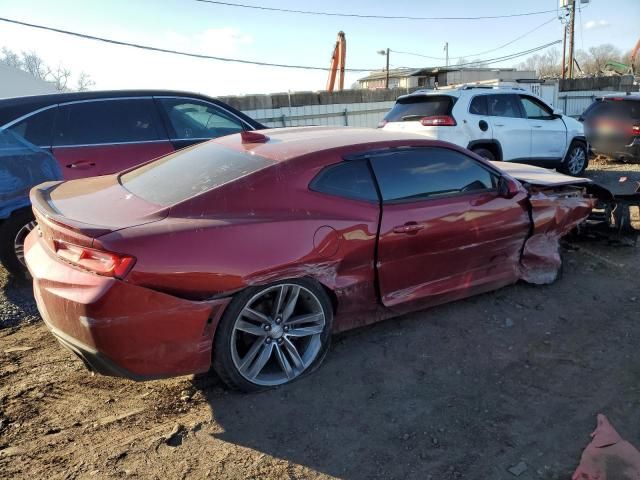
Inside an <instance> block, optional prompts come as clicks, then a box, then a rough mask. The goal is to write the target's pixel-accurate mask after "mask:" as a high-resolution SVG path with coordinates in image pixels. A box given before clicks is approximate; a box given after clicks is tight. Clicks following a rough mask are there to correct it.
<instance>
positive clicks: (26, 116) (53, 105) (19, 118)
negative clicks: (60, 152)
mask: <svg viewBox="0 0 640 480" xmlns="http://www.w3.org/2000/svg"><path fill="white" fill-rule="evenodd" d="M57 107H58V104H57V103H55V104H52V105H47V106H46V107H42V108H39V109H37V110H33V111H31V112H29V113H25V114H24V115H22V116H21V117H18V118H16V119H15V120H11V121H10V122H7V123H5V124H4V125H2V126H1V127H0V130H6V129H7V128H11V127H13V126H14V125H15V124H16V123H20V122H22V121H23V120H26V119H27V118H29V117H32V116H33V115H37V114H38V113H41V112H44V111H45V110H49V109H51V108H57ZM47 148H49V147H47Z"/></svg>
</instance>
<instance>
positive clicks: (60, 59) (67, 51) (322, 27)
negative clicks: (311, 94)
mask: <svg viewBox="0 0 640 480" xmlns="http://www.w3.org/2000/svg"><path fill="white" fill-rule="evenodd" d="M229 1H230V2H234V3H244V4H250V5H261V6H267V7H277V8H288V9H305V10H316V11H326V12H340V13H358V14H373V15H396V16H422V17H424V16H432V17H433V16H467V17H468V16H482V15H503V14H514V13H523V12H534V11H541V10H556V9H557V7H558V0H520V1H518V2H515V1H513V0H483V1H476V0H457V1H449V0H438V1H436V0H422V1H419V0H395V1H394V2H389V1H388V0H387V1H385V2H380V1H377V2H375V1H371V0H369V1H364V0H352V1H349V2H346V1H339V0H324V1H323V2H318V1H307V2H300V1H296V0H229ZM577 1H578V0H577ZM0 16H1V17H4V18H10V19H15V20H21V21H25V22H29V23H35V24H42V25H46V26H50V27H55V28H60V29H65V30H71V31H75V32H79V33H85V34H90V35H95V36H101V37H106V38H111V39H117V40H120V41H126V42H131V43H138V44H144V45H149V46H154V47H160V48H166V49H172V50H182V51H187V52H193V53H198V54H205V55H213V56H221V57H232V58H239V59H246V60H256V61H263V62H271V63H284V64H296V65H310V66H319V67H325V68H326V67H328V66H329V62H330V58H331V53H332V52H333V46H334V45H335V40H336V36H337V32H338V31H340V30H343V31H344V32H345V34H346V39H347V61H346V63H347V68H363V69H380V68H382V67H383V66H384V62H385V57H384V56H383V55H380V54H378V53H377V51H378V50H381V49H385V48H390V49H391V50H392V53H391V55H390V64H391V67H392V68H394V67H428V66H439V65H443V64H444V60H437V59H426V58H421V57H417V56H410V55H406V54H400V53H395V52H393V50H396V51H398V52H413V53H419V54H421V55H427V56H433V57H444V52H443V48H444V44H445V42H448V43H449V55H450V56H451V57H452V60H451V63H455V62H456V61H457V59H456V58H455V57H465V58H467V59H470V60H475V59H478V58H483V59H487V58H494V57H499V56H502V55H508V54H511V53H516V52H520V51H524V50H527V49H530V48H533V47H536V46H539V45H543V44H546V43H548V42H551V41H554V40H559V39H561V38H562V27H561V24H560V22H559V21H558V20H557V19H556V20H553V19H554V18H555V17H556V16H557V15H556V13H555V12H554V13H545V14H540V15H531V16H524V17H514V18H508V19H490V20H475V21H468V20H467V21H461V20H453V21H445V20H437V21H431V20H429V21H424V20H420V21H416V20H382V19H363V18H341V17H328V16H311V15H302V14H293V13H280V12H268V11H262V10H250V9H244V8H235V7H230V6H223V5H215V4H209V3H203V2H198V1H196V0H109V1H105V0H84V1H79V0H56V1H51V0H24V1H20V2H17V1H15V0H0ZM549 21H550V23H548V24H547V25H545V26H542V27H541V28H539V29H538V30H536V31H535V32H533V33H531V34H528V35H526V36H525V37H523V38H521V39H520V40H517V41H516V42H514V43H513V44H512V45H509V46H506V47H504V48H502V49H499V50H496V51H495V52H492V53H488V54H485V55H481V56H473V55H474V54H476V53H478V52H483V51H486V50H490V49H494V48H496V47H498V46H500V45H503V44H504V43H507V42H509V41H511V40H514V39H515V38H516V37H519V36H521V35H523V34H524V33H526V32H528V31H529V30H532V29H534V28H536V27H538V26H539V25H542V24H543V23H545V22H549ZM639 24H640V0H590V2H589V3H588V4H587V5H582V6H581V9H580V11H579V13H577V15H576V48H577V49H588V48H589V47H591V46H594V45H599V44H601V43H612V44H613V45H615V46H617V47H619V48H620V49H621V50H623V51H628V50H630V49H631V48H632V47H633V45H634V44H635V42H636V41H637V40H638V38H637V37H638V35H639V33H640V32H639V31H638V29H637V26H638V25H639ZM3 46H4V47H7V48H10V49H12V50H14V51H35V52H36V53H38V54H39V55H40V56H41V57H43V58H44V60H45V61H46V62H47V63H48V64H50V65H52V66H57V65H59V64H60V65H63V66H64V67H66V68H68V69H70V70H71V71H72V72H73V73H74V74H75V75H77V74H79V73H80V72H81V71H84V72H86V73H87V74H89V75H90V76H91V78H92V79H93V81H94V82H95V85H94V86H93V87H92V88H93V89H125V88H161V89H165V88H166V89H178V90H188V91H194V92H200V93H204V94H207V95H212V96H223V95H243V94H252V93H272V92H286V91H309V90H311V91H314V90H323V89H324V88H325V84H326V80H327V72H326V71H306V70H296V69H284V68H276V67H263V66H254V65H241V64H236V63H228V62H220V61H214V60H203V59H195V58H186V57H180V56H176V55H171V54H166V53H158V52H150V51H143V50H138V49H134V48H130V47H125V46H116V45H108V44H105V43H100V42H95V41H91V40H84V39H79V38H74V37H69V36H65V35H61V34H58V33H53V32H43V31H40V30H35V29H32V28H28V27H23V26H17V25H10V24H7V23H5V22H0V47H3ZM560 47H561V45H559V46H558V48H560ZM522 60H524V57H523V58H519V59H515V60H510V61H507V62H504V63H498V64H494V65H492V66H496V67H498V66H501V67H511V66H515V65H517V64H518V63H519V62H520V61H522ZM364 75H365V74H364V73H356V72H350V73H348V74H347V76H346V81H345V85H347V86H348V85H351V84H352V83H353V82H355V81H356V79H357V78H359V77H362V76H364ZM73 82H74V80H72V82H71V86H73Z"/></svg>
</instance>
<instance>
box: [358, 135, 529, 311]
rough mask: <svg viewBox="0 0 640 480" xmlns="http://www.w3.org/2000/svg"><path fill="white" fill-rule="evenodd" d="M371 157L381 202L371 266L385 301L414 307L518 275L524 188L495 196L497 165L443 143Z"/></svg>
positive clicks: (524, 217) (526, 221) (494, 285)
mask: <svg viewBox="0 0 640 480" xmlns="http://www.w3.org/2000/svg"><path fill="white" fill-rule="evenodd" d="M371 165H372V167H373V170H374V173H375V176H376V179H377V181H378V184H379V187H380V192H381V195H382V202H383V206H382V219H381V225H380V236H379V241H378V242H379V243H378V260H377V268H378V277H379V285H380V287H379V288H380V294H381V298H382V302H383V304H384V305H385V306H387V307H392V308H393V307H396V308H399V310H403V309H405V308H403V307H408V308H406V309H413V308H416V307H417V308H419V307H420V306H428V305H431V304H435V303H441V302H445V301H448V300H452V299H455V298H462V297H466V296H469V295H472V294H474V293H478V292H479V291H483V290H488V289H492V288H497V287H499V286H503V285H506V284H509V283H512V282H515V281H516V280H517V265H518V262H519V259H520V250H521V248H522V245H523V243H524V241H525V238H526V236H527V234H528V229H529V217H528V214H527V211H526V209H525V208H524V207H523V206H521V205H520V203H519V201H521V200H523V199H524V198H526V194H525V193H519V194H518V195H516V197H514V198H511V199H506V198H502V197H500V196H498V194H497V190H496V185H497V180H498V174H497V172H496V171H494V170H492V169H491V168H490V167H488V166H486V165H485V164H483V163H481V162H478V161H477V160H475V159H473V158H471V157H469V156H467V155H465V154H464V153H461V152H459V151H457V150H452V149H448V148H440V147H437V148H436V147H427V148H414V149H411V150H403V151H396V152H393V153H387V154H384V155H377V156H374V157H372V158H371ZM416 304H418V305H416Z"/></svg>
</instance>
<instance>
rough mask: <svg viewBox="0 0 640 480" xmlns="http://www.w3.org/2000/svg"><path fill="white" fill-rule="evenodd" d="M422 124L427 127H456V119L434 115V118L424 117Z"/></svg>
mask: <svg viewBox="0 0 640 480" xmlns="http://www.w3.org/2000/svg"><path fill="white" fill-rule="evenodd" d="M420 123H421V124H422V125H424V126H425V127H455V126H456V125H457V123H456V120H455V118H453V117H452V116H451V115H434V116H432V117H422V118H421V119H420Z"/></svg>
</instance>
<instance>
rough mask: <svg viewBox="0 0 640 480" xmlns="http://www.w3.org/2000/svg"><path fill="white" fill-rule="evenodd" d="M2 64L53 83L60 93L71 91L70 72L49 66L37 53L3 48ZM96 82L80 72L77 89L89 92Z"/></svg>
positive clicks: (0, 62) (0, 57)
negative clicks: (17, 51)
mask: <svg viewBox="0 0 640 480" xmlns="http://www.w3.org/2000/svg"><path fill="white" fill-rule="evenodd" d="M0 64H2V65H8V66H9V67H13V68H17V69H19V70H22V71H24V72H27V73H29V74H30V75H33V76H34V77H36V78H39V79H40V80H44V81H45V82H50V83H52V84H53V85H54V86H55V88H56V90H58V91H60V92H66V91H69V90H71V88H69V86H68V84H69V79H70V78H71V77H72V73H71V71H70V70H68V69H66V68H65V67H63V66H62V65H58V66H57V67H55V68H51V67H50V66H48V65H47V64H46V63H45V61H44V60H43V59H42V57H40V56H39V55H38V54H37V53H36V52H34V51H31V52H24V51H23V52H21V53H20V54H18V53H16V52H14V51H13V50H10V49H8V48H6V47H3V48H2V53H1V55H0ZM93 85H95V82H94V81H93V80H92V79H91V77H90V76H89V75H88V74H87V73H85V72H80V75H79V76H78V81H77V87H76V89H77V90H79V91H84V90H88V89H89V88H91V87H92V86H93Z"/></svg>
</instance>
